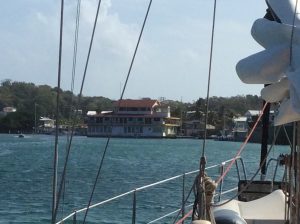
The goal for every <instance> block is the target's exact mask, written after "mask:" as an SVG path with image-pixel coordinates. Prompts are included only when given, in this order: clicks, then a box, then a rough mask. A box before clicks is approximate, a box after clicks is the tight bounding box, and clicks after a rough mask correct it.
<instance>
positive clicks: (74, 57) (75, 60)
mask: <svg viewBox="0 0 300 224" xmlns="http://www.w3.org/2000/svg"><path fill="white" fill-rule="evenodd" d="M80 9H81V0H78V1H77V11H76V22H75V34H74V48H73V66H72V83H71V92H72V93H73V91H74V82H75V77H76V64H77V46H78V33H79V24H80V23H79V21H80ZM72 97H73V94H72ZM72 102H73V101H72Z"/></svg>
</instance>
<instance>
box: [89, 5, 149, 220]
mask: <svg viewBox="0 0 300 224" xmlns="http://www.w3.org/2000/svg"><path fill="white" fill-rule="evenodd" d="M151 4H152V0H150V1H149V5H148V8H147V12H146V15H145V18H144V22H143V25H142V29H141V32H140V35H139V38H138V41H137V44H136V47H135V51H134V54H133V57H132V60H131V63H130V66H129V70H128V73H127V77H126V81H125V84H124V87H123V91H122V94H121V96H120V100H119V105H120V103H121V100H122V99H123V96H124V93H125V89H126V86H127V82H128V80H129V76H130V74H131V69H132V66H133V63H134V60H135V56H136V53H137V50H138V47H139V44H140V41H141V37H142V34H143V31H144V27H145V24H146V21H147V18H148V14H149V11H150V8H151ZM110 137H111V136H109V137H108V138H107V142H106V145H105V149H104V152H103V155H102V158H101V162H100V165H99V169H98V172H97V176H96V179H95V182H94V185H93V190H92V193H91V196H90V199H89V202H88V206H87V209H86V211H85V215H84V219H83V224H84V223H85V220H86V217H87V214H88V211H89V207H90V205H91V202H92V199H93V195H94V192H95V188H96V185H97V182H98V179H99V176H100V173H101V170H102V165H103V162H104V158H105V155H106V152H107V149H108V145H109V142H110Z"/></svg>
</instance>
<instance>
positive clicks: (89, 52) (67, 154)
mask: <svg viewBox="0 0 300 224" xmlns="http://www.w3.org/2000/svg"><path fill="white" fill-rule="evenodd" d="M100 6H101V0H99V1H98V6H97V12H96V16H95V20H94V26H93V31H92V36H91V40H90V45H89V51H88V55H87V59H86V64H85V69H84V74H83V78H82V82H81V88H80V92H79V95H78V102H77V108H76V110H75V115H74V117H75V118H76V117H77V114H78V107H79V105H80V103H81V98H82V91H83V86H84V82H85V77H86V73H87V67H88V64H89V58H90V54H91V49H92V45H93V41H94V36H95V30H96V26H97V21H98V16H99V11H100ZM75 123H76V122H75V119H74V120H73V123H72V129H71V136H70V140H69V144H68V150H67V153H66V158H65V163H64V168H63V172H62V175H61V181H60V185H59V191H58V195H57V202H56V206H55V211H54V215H53V216H54V221H55V220H56V217H57V208H58V206H59V201H60V196H61V192H62V188H63V183H64V180H65V176H66V170H67V165H68V161H69V155H70V151H71V145H72V140H73V136H74V128H75Z"/></svg>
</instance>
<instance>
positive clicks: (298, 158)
mask: <svg viewBox="0 0 300 224" xmlns="http://www.w3.org/2000/svg"><path fill="white" fill-rule="evenodd" d="M295 180H296V183H295V212H294V214H292V216H293V217H292V218H294V220H295V222H294V223H300V205H299V203H300V122H299V121H298V122H297V147H296V155H295Z"/></svg>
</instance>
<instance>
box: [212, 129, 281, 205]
mask: <svg viewBox="0 0 300 224" xmlns="http://www.w3.org/2000/svg"><path fill="white" fill-rule="evenodd" d="M280 128H281V126H280V127H279V128H278V130H277V131H276V134H275V138H274V139H273V142H272V145H271V146H270V148H269V150H268V152H267V156H266V157H265V158H264V159H263V161H262V162H263V163H264V162H266V160H267V158H268V156H269V154H270V153H271V152H272V149H273V147H274V145H275V141H276V139H277V137H278V134H279V132H280ZM263 163H262V164H263ZM262 164H260V165H259V167H258V169H257V171H256V172H255V173H254V175H253V176H252V177H251V179H250V180H249V182H247V184H246V185H245V186H244V187H243V189H242V190H241V191H239V192H238V193H237V194H236V195H234V196H233V197H231V198H230V199H228V200H227V201H225V202H223V203H219V204H214V205H211V206H212V207H220V206H223V205H226V204H227V203H229V202H230V201H232V200H234V199H235V198H237V197H238V196H240V195H241V194H242V193H243V192H244V191H245V190H246V189H247V188H248V187H249V186H250V185H251V184H252V182H253V181H254V178H255V177H256V176H257V175H258V174H259V171H260V170H261V168H262Z"/></svg>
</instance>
